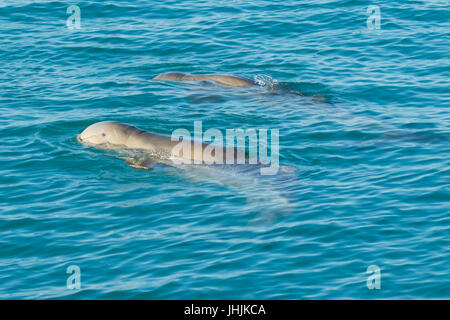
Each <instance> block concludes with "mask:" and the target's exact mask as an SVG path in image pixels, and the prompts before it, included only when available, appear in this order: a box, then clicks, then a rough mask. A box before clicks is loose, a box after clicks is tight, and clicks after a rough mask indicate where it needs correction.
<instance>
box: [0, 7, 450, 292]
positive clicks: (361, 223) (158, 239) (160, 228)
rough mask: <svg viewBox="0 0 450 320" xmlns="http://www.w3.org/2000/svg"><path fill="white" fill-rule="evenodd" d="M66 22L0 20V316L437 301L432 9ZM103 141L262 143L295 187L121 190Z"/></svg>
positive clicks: (205, 12)
mask: <svg viewBox="0 0 450 320" xmlns="http://www.w3.org/2000/svg"><path fill="white" fill-rule="evenodd" d="M71 4H76V5H78V6H79V7H80V12H81V29H76V28H75V29H73V30H69V29H68V27H67V26H66V20H67V19H68V17H69V14H67V12H66V10H67V8H68V6H69V5H70V4H69V3H66V2H57V1H1V2H0V58H1V60H2V62H3V63H2V64H1V65H0V111H1V117H0V123H1V125H0V136H1V141H2V143H1V144H0V164H1V166H0V181H1V183H0V196H1V198H0V215H1V219H0V248H1V249H0V298H2V299H11V298H18V299H24V298H26V299H30V298H32V299H36V298H39V299H47V298H74V299H105V298H113V299H116V298H121V299H213V298H215V299H337V298H351V299H359V298H364V299H380V298H387V299H392V298H415V299H416V298H425V299H428V298H439V299H441V298H446V299H448V298H450V273H449V266H450V255H449V250H450V241H449V234H450V232H449V229H450V217H449V211H450V203H449V199H450V198H449V178H450V169H449V167H450V161H449V155H450V147H449V141H450V121H449V120H450V115H449V101H450V93H449V86H450V84H449V77H450V71H449V62H450V56H449V45H448V44H449V43H450V42H449V41H450V13H449V12H450V11H449V5H448V1H404V2H401V3H397V2H392V1H373V2H372V3H368V2H367V1H325V0H323V1H289V0H288V1H226V2H224V1H211V0H205V1H198V0H195V1H179V0H177V1H147V0H146V1H144V0H141V1H97V2H94V1H78V2H77V3H71ZM369 5H377V6H379V8H380V17H381V24H380V25H381V29H373V30H372V29H369V27H368V26H367V23H366V21H367V19H368V16H369V15H368V14H367V12H366V9H367V7H368V6H369ZM168 71H179V72H186V73H225V74H234V75H240V76H245V77H249V78H252V79H253V78H254V77H255V76H258V75H264V76H263V78H265V79H266V82H265V83H268V84H270V83H271V82H275V81H278V85H279V86H280V88H278V89H276V88H271V87H270V86H258V87H255V88H228V87H221V86H219V85H216V84H213V83H208V82H205V83H175V82H155V81H150V80H151V78H152V77H154V76H155V75H158V74H160V73H163V72H168ZM259 77H261V76H259ZM269 77H271V78H272V79H274V80H270V79H271V78H269ZM267 79H268V80H267ZM297 92H303V93H304V94H305V96H301V95H299V94H297ZM316 94H320V95H322V96H324V97H325V101H320V100H321V99H315V98H311V97H312V96H314V95H316ZM103 120H116V121H121V122H125V123H129V124H132V125H134V126H137V127H139V128H142V129H144V130H148V131H152V132H156V133H160V134H167V135H170V134H171V133H172V131H173V130H175V129H178V128H186V129H188V130H193V126H194V121H202V124H203V130H207V129H209V128H217V129H219V130H223V131H225V129H227V128H242V129H249V128H254V129H262V128H267V129H279V132H280V152H279V153H280V163H281V165H285V166H290V167H295V168H296V171H295V172H294V173H291V174H290V175H289V176H288V177H284V176H283V175H277V176H271V177H263V176H261V175H258V174H254V173H251V172H250V173H248V172H244V173H242V172H239V171H234V170H231V169H228V170H227V169H226V168H225V169H221V170H219V169H217V170H215V169H214V168H212V169H211V170H203V168H201V167H200V168H199V167H192V170H190V169H187V170H186V169H185V170H181V169H179V168H176V167H171V166H167V165H162V164H161V165H157V166H156V167H155V169H154V170H151V171H144V170H136V169H133V168H131V167H129V166H128V165H127V164H126V163H125V162H124V161H123V160H122V159H120V158H119V157H117V156H116V155H114V154H113V153H112V152H107V151H102V150H97V149H94V148H89V147H85V146H82V145H80V144H79V143H78V141H77V140H76V135H77V134H79V133H80V132H81V131H82V130H83V129H84V128H86V127H87V126H89V125H90V124H92V123H94V122H97V121H103ZM70 265H76V266H78V267H79V268H80V270H81V288H80V289H79V290H77V289H74V290H70V289H68V288H67V287H66V281H67V279H68V277H69V276H70V275H69V274H67V273H66V270H67V268H68V267H69V266H70ZM370 265H376V266H378V267H379V268H380V270H381V279H380V283H381V288H380V289H378V290H377V289H373V290H369V289H368V287H367V285H366V280H367V278H368V277H369V276H370V274H369V273H366V270H367V268H368V267H369V266H370Z"/></svg>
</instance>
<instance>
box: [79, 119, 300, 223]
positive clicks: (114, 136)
mask: <svg viewBox="0 0 450 320" xmlns="http://www.w3.org/2000/svg"><path fill="white" fill-rule="evenodd" d="M172 137H173V136H172ZM172 137H169V136H164V135H159V134H155V133H150V132H147V131H143V130H140V129H138V128H136V127H133V126H131V125H128V124H124V123H120V122H115V121H104V122H97V123H94V124H92V125H90V126H89V127H87V128H86V129H85V130H84V131H83V132H82V133H81V134H79V135H77V140H78V141H79V142H80V143H82V144H84V145H87V146H93V147H96V148H101V149H112V150H117V151H120V152H124V153H126V154H128V155H129V154H130V152H128V151H131V154H132V155H133V156H132V157H126V158H125V159H124V160H125V161H126V163H127V164H128V165H130V166H131V167H133V168H137V169H147V170H151V169H154V166H155V164H156V163H163V164H166V165H169V166H171V167H176V168H181V169H188V168H189V169H192V170H183V172H184V173H185V177H187V178H190V179H192V180H196V181H199V180H200V181H208V182H211V183H216V184H218V185H222V186H226V187H229V188H231V189H232V190H234V191H235V192H236V193H237V194H240V195H242V196H244V197H245V198H246V199H247V201H248V210H253V211H257V212H258V215H257V216H256V218H255V219H254V220H253V221H250V223H257V224H259V223H261V222H262V223H266V222H271V221H274V220H275V219H276V217H277V216H279V215H280V214H281V215H285V214H289V213H290V212H292V211H293V210H294V209H295V208H296V206H295V204H294V203H291V202H290V201H289V191H288V190H285V189H284V188H283V189H280V186H283V185H284V184H286V183H289V184H291V185H292V183H293V181H295V180H296V174H295V172H294V171H292V170H291V169H292V167H287V166H280V169H282V170H281V171H282V172H284V173H285V174H287V175H286V176H285V177H280V178H281V180H280V179H276V180H273V179H270V177H271V176H265V177H266V178H268V179H269V180H267V179H266V180H260V179H255V175H254V174H253V172H254V171H253V170H252V168H255V167H254V166H247V165H244V166H242V165H236V166H235V165H232V166H229V167H228V166H227V169H226V170H221V169H220V168H221V167H220V166H219V167H217V166H209V165H206V166H205V165H201V166H190V165H189V162H188V166H184V164H185V163H183V162H181V163H180V162H179V159H180V158H181V159H184V160H188V161H192V160H194V161H202V164H205V163H206V164H208V163H211V162H212V163H213V164H214V163H215V161H217V160H219V163H220V161H221V160H224V158H225V157H226V158H227V160H228V157H229V155H228V154H227V152H230V151H231V152H233V155H234V160H235V161H237V163H238V164H240V163H242V162H239V161H242V160H249V158H250V157H249V155H248V154H247V153H245V152H244V151H242V150H238V149H237V148H228V147H227V148H223V147H219V146H215V148H211V145H207V144H204V143H200V142H196V141H194V140H188V139H185V138H183V140H182V141H181V142H180V141H179V140H177V139H175V141H174V140H172ZM180 143H181V144H182V145H183V144H187V145H188V148H184V149H183V148H181V149H180V148H178V147H179V145H180ZM127 150H128V151H127ZM186 150H187V151H188V152H186ZM197 150H201V152H200V153H199V152H197ZM137 151H139V152H137ZM189 151H190V152H189ZM140 152H143V153H144V156H143V157H141V158H139V157H136V155H139V154H140ZM225 155H226V156H225ZM121 158H122V159H123V157H121ZM250 159H251V158H250ZM194 163H195V162H194ZM227 164H228V162H227ZM256 167H258V166H256ZM293 169H294V170H295V168H293ZM293 173H294V174H293ZM175 174H177V173H175ZM272 177H276V176H272ZM279 189H280V190H279Z"/></svg>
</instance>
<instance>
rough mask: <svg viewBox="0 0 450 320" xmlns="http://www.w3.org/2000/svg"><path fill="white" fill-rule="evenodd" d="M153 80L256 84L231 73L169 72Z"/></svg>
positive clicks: (239, 84)
mask: <svg viewBox="0 0 450 320" xmlns="http://www.w3.org/2000/svg"><path fill="white" fill-rule="evenodd" d="M153 80H164V81H205V80H206V81H213V82H216V83H218V84H221V85H223V86H229V87H249V86H254V85H255V82H254V81H252V80H250V79H247V78H243V77H236V76H229V75H219V74H197V75H189V74H185V73H180V72H168V73H163V74H160V75H158V76H156V77H154V78H153Z"/></svg>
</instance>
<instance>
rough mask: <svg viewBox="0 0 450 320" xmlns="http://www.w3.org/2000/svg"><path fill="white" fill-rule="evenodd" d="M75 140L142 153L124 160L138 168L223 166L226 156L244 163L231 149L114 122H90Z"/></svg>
mask: <svg viewBox="0 0 450 320" xmlns="http://www.w3.org/2000/svg"><path fill="white" fill-rule="evenodd" d="M77 139H78V141H79V142H81V143H83V144H86V145H90V146H94V147H100V148H104V149H114V150H120V149H129V150H140V151H144V152H145V153H146V157H144V158H141V159H134V158H127V159H126V160H127V163H128V164H129V165H130V166H132V167H134V168H138V169H153V166H154V163H156V162H165V161H167V160H171V161H172V162H174V163H176V164H180V163H183V164H186V163H206V164H213V163H225V157H227V158H228V157H230V154H232V155H233V159H234V161H235V162H234V163H245V162H246V160H248V155H247V154H246V153H245V152H243V151H240V152H238V151H237V150H235V149H234V148H232V149H230V148H223V147H219V146H211V145H208V144H205V143H200V142H197V141H193V140H192V141H191V140H188V139H183V140H182V142H180V141H179V140H177V139H175V140H172V138H171V137H169V136H164V135H159V134H155V133H150V132H147V131H143V130H140V129H138V128H136V127H133V126H130V125H127V124H124V123H120V122H114V121H104V122H97V123H94V124H93V125H91V126H89V127H88V128H86V129H85V130H84V131H83V132H82V133H81V134H79V135H78V136H77ZM235 151H236V152H235ZM227 160H228V159H227ZM169 164H171V163H169Z"/></svg>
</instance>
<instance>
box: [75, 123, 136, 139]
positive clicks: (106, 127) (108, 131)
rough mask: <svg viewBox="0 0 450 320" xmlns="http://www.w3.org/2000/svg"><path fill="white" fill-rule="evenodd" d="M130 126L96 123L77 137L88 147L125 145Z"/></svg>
mask: <svg viewBox="0 0 450 320" xmlns="http://www.w3.org/2000/svg"><path fill="white" fill-rule="evenodd" d="M130 128H132V127H130V126H127V125H125V124H122V123H119V122H112V121H104V122H97V123H94V124H93V125H90V126H89V127H87V128H86V129H85V130H84V131H83V132H82V133H81V134H79V135H78V136H77V139H78V141H79V142H81V143H83V144H88V145H102V144H112V145H126V143H127V140H128V138H129V131H130Z"/></svg>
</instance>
